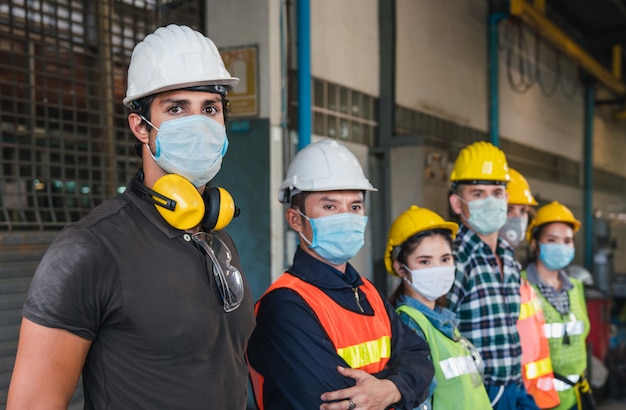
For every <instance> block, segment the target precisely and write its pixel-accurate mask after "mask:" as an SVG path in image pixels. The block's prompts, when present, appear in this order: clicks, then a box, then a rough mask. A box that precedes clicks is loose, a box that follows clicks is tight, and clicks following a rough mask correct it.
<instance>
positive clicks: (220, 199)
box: [202, 187, 239, 231]
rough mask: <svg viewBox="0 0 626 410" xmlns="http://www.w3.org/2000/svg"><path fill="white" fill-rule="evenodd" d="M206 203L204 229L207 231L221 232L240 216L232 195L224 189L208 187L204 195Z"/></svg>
mask: <svg viewBox="0 0 626 410" xmlns="http://www.w3.org/2000/svg"><path fill="white" fill-rule="evenodd" d="M202 196H203V198H204V203H205V209H206V212H205V215H204V219H203V221H202V227H203V228H204V229H205V230H207V231H210V230H215V231H219V230H220V229H224V228H226V226H227V225H228V224H229V223H230V221H232V220H233V218H235V217H237V216H239V208H237V206H236V205H235V200H234V199H233V197H232V196H231V195H230V193H229V192H228V191H227V190H225V189H224V188H222V187H207V188H206V189H205V190H204V194H203V195H202Z"/></svg>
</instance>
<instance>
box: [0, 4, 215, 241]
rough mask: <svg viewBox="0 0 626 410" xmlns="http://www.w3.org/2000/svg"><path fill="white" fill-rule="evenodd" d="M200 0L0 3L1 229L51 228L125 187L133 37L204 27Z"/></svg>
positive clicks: (131, 164)
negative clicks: (170, 27)
mask: <svg viewBox="0 0 626 410" xmlns="http://www.w3.org/2000/svg"><path fill="white" fill-rule="evenodd" d="M202 6H203V2H202V1H184V0H174V1H163V0H100V1H91V0H85V1H76V0H52V1H36V0H10V1H9V2H8V4H7V3H6V2H2V4H0V231H17V230H57V229H59V228H60V227H62V226H64V225H66V224H67V223H69V222H72V221H76V220H77V219H79V218H81V217H82V216H84V215H85V214H86V213H87V212H89V211H90V210H91V209H92V208H93V207H94V206H96V205H98V204H99V203H101V202H102V201H104V200H105V199H107V198H109V197H111V196H113V195H115V194H116V193H120V192H123V190H124V188H125V187H126V184H127V181H128V179H129V178H130V177H131V176H132V175H133V174H134V172H135V171H136V169H137V168H138V166H139V158H138V157H136V155H135V152H134V148H133V137H132V134H131V133H130V131H129V129H128V125H127V122H126V116H127V111H126V108H125V107H123V105H122V103H121V100H122V98H123V96H124V93H125V88H126V84H125V83H126V80H125V75H126V69H127V66H128V62H129V59H130V54H131V52H132V48H133V46H134V45H135V44H136V43H137V42H138V41H140V40H141V39H143V38H144V37H145V35H146V34H148V33H150V32H152V31H153V30H154V29H155V28H156V27H158V26H161V25H165V24H169V23H179V24H187V25H190V26H192V27H194V28H196V29H200V30H201V29H202V28H203V27H204V10H203V7H202Z"/></svg>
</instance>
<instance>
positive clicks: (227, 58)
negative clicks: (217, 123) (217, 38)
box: [220, 45, 259, 117]
mask: <svg viewBox="0 0 626 410" xmlns="http://www.w3.org/2000/svg"><path fill="white" fill-rule="evenodd" d="M257 51H258V47H257V46H256V45H253V46H243V47H232V48H225V49H223V50H220V54H221V55H222V59H223V60H224V64H225V65H226V69H227V70H228V72H229V73H230V75H232V76H233V77H238V78H239V84H238V85H237V88H235V89H234V90H233V91H231V92H230V93H228V99H229V100H230V115H231V116H232V117H253V116H257V115H259V104H258V99H259V97H258V83H257V78H258V75H257V74H258V73H257V71H258V64H257Z"/></svg>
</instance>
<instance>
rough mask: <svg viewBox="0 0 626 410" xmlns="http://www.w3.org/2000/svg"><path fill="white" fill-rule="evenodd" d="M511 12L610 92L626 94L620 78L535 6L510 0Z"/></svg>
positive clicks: (522, 0) (521, 1)
mask: <svg viewBox="0 0 626 410" xmlns="http://www.w3.org/2000/svg"><path fill="white" fill-rule="evenodd" d="M509 11H510V13H511V16H516V17H519V18H520V19H522V21H523V22H524V23H526V25H528V26H529V27H530V28H532V29H533V30H534V31H536V32H537V33H539V34H540V35H541V36H542V37H543V38H545V39H546V40H547V41H549V42H550V43H552V44H553V45H554V46H555V47H556V48H557V49H558V50H561V51H563V52H564V53H565V54H567V55H568V56H569V57H571V58H572V59H573V60H574V61H575V62H576V63H577V64H578V65H579V66H580V67H582V68H583V69H584V70H585V71H586V72H588V73H589V74H591V75H592V76H593V77H595V78H596V79H597V80H598V81H599V82H600V83H601V84H603V85H604V86H605V87H606V88H608V89H609V90H610V91H612V92H614V93H615V94H617V95H625V94H626V85H624V83H623V82H622V81H621V80H620V79H619V78H617V77H616V76H615V75H614V74H613V73H612V72H611V71H609V70H608V69H606V68H604V66H602V64H600V63H598V62H597V61H596V60H595V59H594V58H593V57H592V56H591V55H589V54H588V53H587V52H586V51H585V50H583V48H582V47H581V46H579V45H578V44H577V43H576V42H575V41H574V40H572V39H571V38H569V36H567V34H565V33H564V32H563V31H562V30H561V29H560V28H558V27H557V26H556V25H555V24H554V23H552V22H551V21H550V20H548V19H547V18H546V17H545V16H544V15H543V13H541V11H539V10H537V8H535V7H534V6H533V5H531V4H530V3H527V2H526V1H524V0H510V7H509Z"/></svg>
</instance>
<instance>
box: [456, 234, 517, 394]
mask: <svg viewBox="0 0 626 410" xmlns="http://www.w3.org/2000/svg"><path fill="white" fill-rule="evenodd" d="M454 245H455V259H456V279H455V281H454V285H453V286H452V289H451V290H450V293H449V294H448V302H449V308H450V309H451V310H452V311H454V312H455V313H456V317H457V319H458V321H459V331H460V332H461V334H462V335H463V336H464V337H465V338H467V339H468V340H469V341H470V342H472V343H473V344H474V346H475V347H476V348H477V349H478V351H479V352H480V354H481V356H482V358H483V360H484V362H485V376H484V381H485V384H487V385H489V384H495V385H508V384H511V383H519V382H521V367H520V362H521V358H522V348H521V345H520V339H519V334H518V333H517V328H516V323H517V319H518V317H519V312H520V272H519V265H518V263H517V262H516V261H515V259H514V256H513V248H511V247H510V246H509V245H508V244H507V243H506V242H505V241H503V240H501V239H499V238H498V246H497V248H496V252H497V254H498V256H499V257H500V260H501V262H502V268H503V271H504V279H502V276H501V274H500V270H499V269H498V262H497V259H496V255H494V253H493V252H492V251H491V248H489V246H488V245H487V244H486V243H484V242H483V241H482V240H481V239H480V238H479V237H478V235H476V234H475V233H474V232H473V231H471V230H470V229H468V228H467V227H466V226H465V225H462V224H461V226H460V229H459V232H458V234H457V237H456V239H455V242H454Z"/></svg>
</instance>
